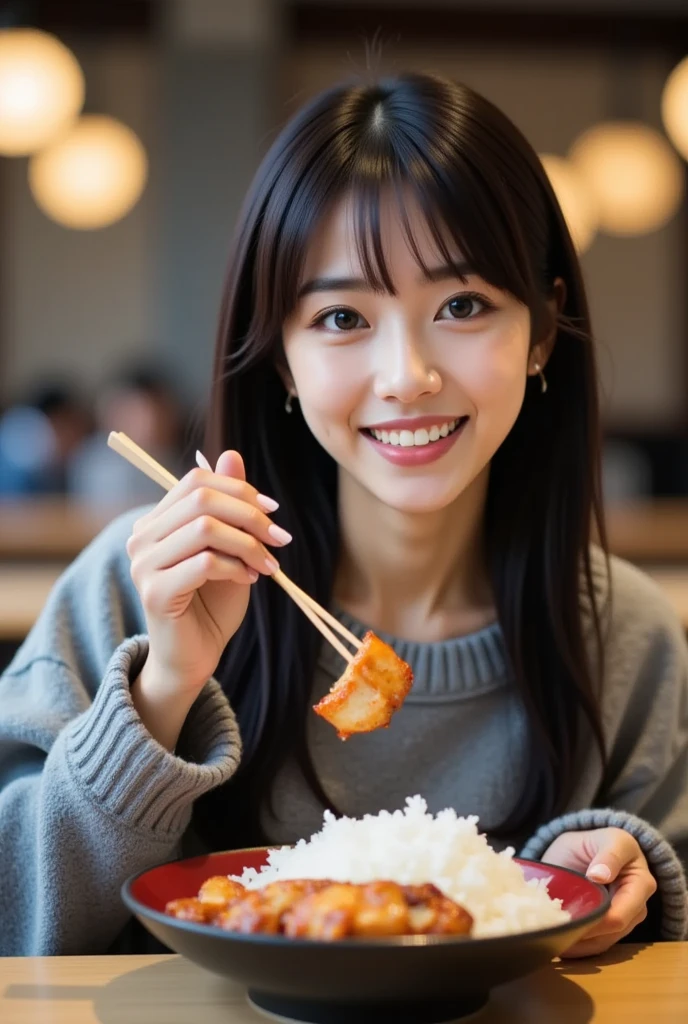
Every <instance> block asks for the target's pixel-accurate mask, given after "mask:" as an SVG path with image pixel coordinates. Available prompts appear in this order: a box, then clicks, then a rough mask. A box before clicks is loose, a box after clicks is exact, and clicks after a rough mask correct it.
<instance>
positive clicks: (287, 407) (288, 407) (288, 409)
mask: <svg viewBox="0 0 688 1024" xmlns="http://www.w3.org/2000/svg"><path fill="white" fill-rule="evenodd" d="M291 400H292V393H291V391H287V400H286V402H285V403H284V409H285V412H287V413H288V414H289V415H291V412H292V408H293V406H292V404H291Z"/></svg>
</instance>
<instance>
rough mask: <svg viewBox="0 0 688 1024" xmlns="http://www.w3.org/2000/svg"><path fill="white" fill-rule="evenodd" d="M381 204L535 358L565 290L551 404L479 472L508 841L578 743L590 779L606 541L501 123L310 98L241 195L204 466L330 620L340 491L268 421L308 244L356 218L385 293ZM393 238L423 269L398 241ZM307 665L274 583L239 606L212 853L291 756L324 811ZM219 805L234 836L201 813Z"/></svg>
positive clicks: (575, 285) (565, 316) (517, 166)
mask: <svg viewBox="0 0 688 1024" xmlns="http://www.w3.org/2000/svg"><path fill="white" fill-rule="evenodd" d="M390 189H391V190H392V191H393V194H396V195H397V196H398V197H399V212H400V216H402V218H403V216H404V213H403V211H404V203H403V199H404V196H408V195H409V193H410V194H411V195H412V196H413V198H414V199H415V200H416V201H417V202H418V203H419V204H420V206H421V208H422V210H423V212H424V215H425V217H426V219H427V223H428V225H429V227H430V230H431V231H432V235H433V238H434V239H435V242H436V244H437V247H438V251H439V252H440V253H441V255H443V256H444V257H445V258H446V259H447V261H448V262H451V259H452V256H453V255H455V250H454V246H456V247H457V248H458V251H460V252H461V255H462V257H463V258H465V259H467V260H468V261H469V263H470V265H471V267H473V268H474V269H475V272H476V273H477V274H479V275H480V276H481V277H483V278H484V279H485V280H487V281H488V282H490V283H491V284H492V285H494V286H495V287H497V288H500V289H503V290H506V291H508V292H510V293H511V294H512V295H513V296H515V298H516V299H518V300H519V301H520V302H522V303H524V304H525V305H526V306H527V307H528V308H529V310H530V314H531V323H532V339H531V342H532V343H533V344H534V343H535V342H536V341H538V340H539V338H540V337H541V335H542V333H543V331H545V330H546V327H547V323H548V320H549V322H550V324H551V319H552V316H551V305H549V306H548V299H551V297H552V294H553V282H554V281H555V279H556V278H562V279H563V281H564V283H565V286H566V299H565V304H564V308H563V310H562V311H561V314H560V315H559V317H558V323H557V324H556V328H557V337H556V343H555V345H554V349H553V352H552V355H551V358H550V360H549V362H548V365H547V378H548V382H549V390H548V392H547V394H545V395H543V394H541V393H540V383H539V380H538V379H537V378H533V379H531V380H530V381H529V383H528V386H527V389H526V396H525V400H524V403H523V406H522V409H521V412H520V414H519V416H518V419H517V421H516V423H515V425H514V427H513V429H512V431H511V432H510V434H509V436H508V437H507V438H506V440H505V441H504V443H503V444H502V446H501V447H500V449H499V450H498V451H497V452H496V454H495V456H494V458H493V460H492V466H491V473H490V481H489V490H488V498H487V507H486V520H485V537H486V550H487V557H488V568H489V572H490V576H491V582H492V586H493V590H494V597H495V601H496V607H497V611H498V616H499V620H500V623H501V628H502V630H503V634H504V638H505V643H506V648H507V652H508V657H509V661H510V668H511V671H512V673H513V677H514V680H515V685H516V686H517V688H518V691H519V693H520V696H521V698H522V701H523V705H524V707H525V711H526V714H527V718H528V724H529V729H530V745H529V751H530V755H529V763H528V766H527V774H526V779H525V784H524V792H523V794H522V797H521V799H519V801H518V803H517V805H516V806H515V807H514V808H513V812H512V813H511V814H510V815H509V818H508V820H507V821H505V822H503V823H502V826H501V828H500V832H503V833H505V834H513V833H517V832H521V831H523V830H526V829H529V828H533V827H535V826H536V825H537V824H538V823H540V822H542V821H543V820H546V819H547V818H548V817H550V816H552V815H553V814H556V813H557V812H558V811H559V810H561V809H562V808H563V807H564V806H565V804H566V801H567V798H568V797H569V796H570V794H571V792H572V790H573V787H574V784H575V780H576V769H577V764H578V757H579V754H580V751H581V748H582V747H583V746H584V745H585V744H589V743H590V742H596V743H597V744H598V746H599V748H600V751H601V755H602V758H603V759H604V741H603V735H602V728H601V723H600V713H599V686H600V682H601V675H602V666H601V658H602V650H603V643H602V636H601V625H600V623H601V615H600V612H599V609H598V598H597V594H596V586H595V583H594V580H593V572H592V567H591V557H590V544H591V528H592V525H593V523H594V524H595V525H596V531H597V535H598V537H600V538H602V540H603V541H604V524H603V519H602V511H601V500H600V474H599V447H600V446H599V437H598V434H599V422H598V400H597V390H596V388H597V384H596V371H595V362H594V353H593V345H592V341H591V335H590V323H589V316H588V306H587V301H586V297H585V291H584V287H583V281H582V276H581V271H580V267H579V263H578V259H577V256H576V253H575V250H574V246H573V244H572V241H571V237H570V235H569V232H568V230H567V227H566V224H565V221H564V218H563V216H562V213H561V210H560V208H559V205H558V203H557V201H556V198H555V196H554V193H553V191H552V189H551V187H550V185H549V182H548V179H547V177H546V174H545V172H544V170H543V167H542V165H541V163H540V160H539V159H538V157H537V155H536V154H535V152H534V151H533V149H532V148H531V147H530V145H529V144H528V143H527V141H526V140H525V139H524V138H523V136H522V135H521V134H520V132H519V131H518V130H517V129H516V128H515V127H514V125H513V124H512V123H511V122H510V121H509V120H508V119H507V118H506V117H505V116H504V114H502V113H501V112H500V111H499V110H497V109H496V108H495V107H494V106H493V105H492V104H491V103H489V102H488V101H487V100H485V99H484V98H482V97H481V96H478V95H477V94H476V93H474V92H473V91H472V90H470V89H469V88H467V87H465V86H463V85H458V84H455V83H453V82H451V81H447V80H444V79H441V78H437V77H434V76H426V75H416V74H404V75H400V76H398V77H395V78H391V79H381V80H379V81H376V82H374V83H364V84H358V83H357V84H352V85H344V86H341V87H338V88H334V89H331V90H328V91H327V92H325V93H323V94H321V95H320V96H318V97H317V98H316V99H315V100H313V101H312V102H311V103H310V104H309V105H308V106H307V107H306V108H305V109H303V110H302V111H301V112H300V113H299V114H298V115H297V116H296V117H295V118H294V119H293V120H292V121H291V122H290V123H289V124H288V125H287V127H286V128H285V129H284V130H283V131H282V133H281V134H280V135H279V137H278V138H277V140H276V141H275V143H274V144H273V146H272V148H271V150H270V152H269V153H268V155H267V156H266V158H265V159H264V161H263V163H262V165H261V167H260V169H259V171H258V173H257V176H256V178H255V181H254V183H253V186H252V188H251V191H250V193H249V195H248V198H247V200H246V203H245V206H244V209H243V212H242V214H241V217H240V222H239V226H238V231H237V234H236V238H235V241H234V246H233V251H232V255H231V260H230V265H229V272H228V276H227V282H226V287H225V291H224V297H223V301H222V311H221V319H220V326H219V334H218V340H217V347H216V354H215V365H214V380H213V389H212V397H211V405H210V411H209V418H208V425H207V432H206V439H205V444H206V451H207V454H208V456H209V457H210V458H211V460H213V459H215V458H217V456H218V455H219V454H220V452H221V451H222V450H223V449H225V448H227V447H232V448H236V449H238V450H239V451H240V452H241V453H242V455H243V457H244V461H245V464H246V471H247V477H248V479H249V480H250V482H251V483H253V484H254V485H255V486H256V487H257V488H258V489H259V491H261V492H262V493H264V494H270V495H272V496H274V497H275V498H276V499H277V500H278V501H279V502H280V506H281V507H280V513H279V516H278V517H276V518H277V519H278V521H279V522H280V523H282V524H283V525H284V526H286V528H287V529H288V530H289V531H290V532H291V533H292V534H293V536H294V541H293V543H292V544H291V545H290V546H289V547H287V548H285V549H283V550H282V551H281V552H280V561H281V563H282V566H283V568H284V570H285V571H286V572H287V573H288V574H289V575H290V576H292V577H293V578H294V579H295V580H296V581H297V582H298V583H299V584H300V585H301V586H302V587H303V588H304V589H305V590H306V591H308V592H309V593H310V594H312V595H313V597H315V598H316V600H317V601H319V602H320V603H321V604H324V605H327V604H328V602H329V601H330V599H331V594H332V587H333V577H334V569H335V565H336V560H337V556H338V543H339V538H338V523H337V471H336V465H335V463H334V462H333V460H332V459H331V457H330V456H329V455H328V454H327V453H326V452H325V451H324V450H323V449H322V448H321V447H320V445H319V444H318V442H317V441H316V440H315V438H314V437H313V436H312V434H311V432H310V430H309V428H308V427H307V425H306V423H305V421H304V419H303V417H302V416H301V414H300V413H299V412H298V409H296V410H295V411H294V413H293V414H292V415H287V413H286V411H285V387H284V384H283V381H282V378H281V376H280V373H279V368H280V361H281V360H282V359H283V352H282V339H281V334H282V326H283V323H284V321H285V319H286V318H287V317H288V316H289V314H290V313H291V312H292V310H293V309H294V307H295V304H296V297H297V293H298V288H299V285H300V275H301V272H302V267H303V263H304V256H305V253H306V250H307V247H308V244H309V242H310V240H311V239H312V237H313V232H314V229H315V228H316V226H317V225H318V224H319V223H320V222H321V219H322V218H323V216H324V215H325V214H326V213H327V212H328V210H330V209H331V206H332V203H333V202H334V201H336V200H338V199H341V198H342V197H344V196H348V195H352V196H353V197H354V198H355V201H356V203H355V206H356V210H357V224H356V241H357V245H358V249H359V252H360V256H361V262H362V267H363V271H364V273H365V275H366V278H367V279H368V281H369V282H370V284H371V286H372V287H375V288H379V289H385V290H387V291H390V292H393V291H394V285H393V282H392V280H391V278H390V274H389V271H388V268H387V267H386V265H385V259H384V253H383V247H382V244H381V238H380V201H381V196H382V194H383V192H384V193H387V194H389V191H390ZM402 193H403V194H402ZM407 235H408V240H409V244H410V245H411V248H412V250H413V251H414V253H415V255H416V258H417V259H418V261H419V263H420V264H421V266H422V260H421V257H420V253H419V251H418V247H417V246H416V245H415V241H414V239H413V237H412V235H411V232H410V228H409V227H408V224H407ZM448 237H449V239H450V240H451V242H452V243H453V245H452V246H451V247H450V246H449V244H448V241H447V239H448ZM450 248H451V249H452V250H454V251H452V252H450V251H449V249H450ZM590 627H591V628H590ZM588 634H590V635H588ZM591 637H592V640H593V643H592V644H591V643H590V638H591ZM319 645H320V636H319V634H318V633H317V632H316V631H315V630H314V629H313V627H312V626H311V624H310V623H309V622H308V621H307V620H306V619H305V617H304V616H303V615H302V613H301V612H300V611H299V610H298V609H297V608H296V607H295V606H294V604H293V603H292V602H291V600H290V599H289V598H288V597H287V596H286V595H285V594H284V593H283V592H282V591H281V590H280V588H279V587H277V586H275V584H274V583H273V582H272V581H271V580H269V579H262V580H261V581H260V582H259V583H258V584H257V585H255V586H254V587H253V588H252V595H251V601H250V607H249V611H248V614H247V616H246V618H245V620H244V623H243V625H242V626H241V628H240V630H239V631H238V633H237V634H236V636H235V637H234V638H233V639H232V641H231V642H230V644H229V645H228V648H227V650H226V651H225V655H224V657H223V660H222V662H221V665H220V668H219V670H218V676H219V678H220V679H221V681H222V685H223V687H224V688H225V690H226V692H227V694H228V696H229V698H230V700H231V702H232V705H233V707H234V709H235V711H236V712H237V715H238V718H239V723H240V727H241V732H242V737H243V742H244V756H243V762H242V767H241V769H240V771H239V772H238V774H237V776H236V777H235V779H234V780H233V781H232V782H231V783H230V784H229V785H228V786H227V787H225V789H226V792H225V793H223V792H222V790H221V791H218V792H215V793H214V794H211V795H209V796H208V797H206V798H204V799H203V800H202V801H201V802H200V805H199V807H198V818H199V823H200V825H201V827H202V828H203V829H204V830H205V831H206V833H207V835H208V838H209V839H210V841H211V842H214V843H220V844H221V843H223V842H226V841H227V838H228V837H230V838H231V839H233V840H235V841H236V839H237V838H238V837H240V839H241V841H252V840H253V839H258V838H259V836H258V835H257V834H256V831H255V825H256V813H257V809H258V807H259V805H260V802H261V801H262V800H263V799H265V798H266V796H267V795H268V794H269V790H270V785H271V782H272V780H273V779H274V776H275V772H276V770H277V768H278V766H279V764H280V763H281V762H282V761H283V759H284V758H285V756H286V755H287V754H288V753H290V752H292V753H294V754H295V755H296V756H297V758H298V759H299V761H300V763H301V765H302V768H303V770H304V771H305V773H306V776H307V778H308V779H309V781H310V783H311V785H312V786H313V788H314V789H315V790H316V792H318V794H319V795H320V797H321V799H322V801H323V803H324V804H327V803H328V798H327V794H325V793H323V792H322V790H321V789H320V786H319V783H318V780H317V778H316V777H315V773H314V771H313V768H312V765H311V762H310V759H309V756H308V750H307V747H306V732H305V730H306V721H307V715H308V713H309V711H308V708H309V696H310V690H311V686H312V682H313V675H314V671H315V665H316V659H317V656H318V650H319ZM591 651H592V655H593V656H592V657H591ZM228 797H233V800H234V803H233V807H234V811H233V813H231V814H230V812H229V808H227V810H224V811H222V810H220V807H221V803H218V801H222V800H223V799H225V800H226V799H227V798H228ZM225 806H226V803H225ZM240 808H241V809H242V810H240ZM241 817H243V818H244V819H245V820H244V831H243V832H241V834H239V833H238V832H237V831H236V829H237V827H238V820H239V818H241ZM221 822H227V823H230V822H231V825H232V828H231V831H229V832H227V833H226V834H224V833H223V831H222V828H221V826H220V825H219V823H221Z"/></svg>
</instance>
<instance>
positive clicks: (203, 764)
mask: <svg viewBox="0 0 688 1024" xmlns="http://www.w3.org/2000/svg"><path fill="white" fill-rule="evenodd" d="M147 653H148V639H147V637H143V636H137V637H133V638H131V639H129V640H125V641H124V643H122V644H121V645H120V646H119V647H118V648H117V650H116V651H115V652H114V654H113V655H112V658H111V659H110V662H109V664H108V667H107V669H106V671H105V676H104V678H103V681H102V683H101V685H100V686H99V688H98V690H97V692H96V695H95V698H94V700H93V703H92V704H91V706H90V708H89V709H88V711H85V712H84V713H83V714H82V715H80V716H79V717H78V718H76V719H75V720H74V722H73V723H72V724H71V725H70V726H69V727H68V728H67V729H66V730H65V733H66V737H65V741H66V748H67V761H68V764H69V767H70V770H71V773H72V775H73V777H74V778H75V780H76V781H77V784H79V785H80V786H81V788H82V789H84V790H86V791H87V793H88V796H89V797H90V799H91V800H93V801H94V802H95V803H96V804H97V805H98V806H99V807H100V808H101V809H102V810H103V811H105V813H107V814H109V815H110V816H111V817H113V818H115V819H118V820H120V821H122V822H125V823H126V824H127V826H128V827H129V828H131V827H134V828H138V829H140V830H142V831H146V832H148V833H149V834H153V835H155V836H156V837H157V838H159V839H163V838H175V837H177V836H179V835H181V833H182V832H183V831H184V830H185V829H186V827H187V825H188V823H189V820H190V818H191V811H192V807H193V803H194V801H195V800H197V799H198V797H200V796H201V795H202V794H203V793H206V792H207V791H208V790H210V789H214V788H215V787H216V786H219V785H221V784H222V783H223V782H226V781H227V779H229V778H231V776H232V775H233V774H234V772H235V771H236V769H237V767H238V764H239V758H240V756H241V739H240V736H239V729H238V726H237V723H236V719H235V717H234V713H233V711H232V710H231V708H230V706H229V703H228V702H227V698H226V697H225V695H224V693H223V692H222V690H221V689H220V687H219V685H218V684H217V683H216V682H215V681H214V680H212V679H211V680H210V681H209V682H208V683H206V685H205V686H204V687H203V689H202V691H201V693H200V694H199V696H198V698H197V699H196V701H195V702H194V704H193V705H192V707H191V710H190V711H189V714H188V716H187V719H186V722H185V723H184V728H183V730H182V736H180V744H179V745H178V750H179V751H180V752H181V751H183V752H184V754H185V756H180V754H172V753H170V752H169V751H168V750H166V749H165V748H164V747H163V746H161V744H160V743H158V741H157V740H155V739H154V738H153V737H152V736H151V734H150V733H149V732H148V730H147V729H146V727H145V726H144V725H143V723H142V722H141V719H140V718H139V716H138V713H137V711H136V708H135V707H134V704H133V701H132V699H131V692H130V685H131V683H132V682H133V681H134V680H135V679H136V678H137V676H138V674H139V672H140V670H141V667H142V665H143V663H144V662H145V660H146V655H147ZM187 758H188V759H187Z"/></svg>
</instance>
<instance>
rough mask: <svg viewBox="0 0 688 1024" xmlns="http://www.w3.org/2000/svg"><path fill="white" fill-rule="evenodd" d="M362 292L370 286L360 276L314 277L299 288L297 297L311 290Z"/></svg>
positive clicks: (308, 293)
mask: <svg viewBox="0 0 688 1024" xmlns="http://www.w3.org/2000/svg"><path fill="white" fill-rule="evenodd" d="M349 291H351V292H362V291H370V286H369V285H368V283H367V281H365V280H364V279H363V278H362V277H314V278H313V280H312V281H306V283H305V284H304V285H302V286H301V287H300V288H299V293H298V295H297V298H298V299H302V298H303V297H304V295H312V294H313V292H349Z"/></svg>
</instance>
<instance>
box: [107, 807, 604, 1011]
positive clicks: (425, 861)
mask: <svg viewBox="0 0 688 1024" xmlns="http://www.w3.org/2000/svg"><path fill="white" fill-rule="evenodd" d="M221 875H224V876H228V877H229V878H230V879H234V880H236V881H238V882H240V883H241V884H242V885H243V886H245V887H246V889H248V890H254V889H255V890H260V889H261V888H263V887H264V886H266V885H269V884H271V883H274V882H287V881H289V880H301V879H311V880H318V879H322V880H324V879H327V880H330V881H331V882H333V883H354V884H365V883H371V882H378V881H381V880H384V881H387V882H394V883H398V884H399V885H400V886H422V885H426V884H428V883H430V884H432V885H434V886H436V888H437V889H438V890H439V891H440V892H441V893H442V894H444V896H446V897H449V899H450V900H453V901H455V902H456V903H458V904H460V906H461V907H463V908H465V909H466V910H467V911H468V912H469V914H470V915H471V917H472V919H473V924H472V930H471V934H470V936H463V935H462V936H458V935H436V934H423V935H419V934H404V935H395V936H393V937H379V938H370V937H365V938H360V937H353V938H344V939H339V940H335V941H316V940H313V939H304V938H293V937H290V936H288V935H286V934H251V933H249V934H246V933H243V932H239V931H227V930H225V929H223V928H221V927H217V926H214V925H212V924H207V923H197V922H195V921H192V920H180V919H178V918H176V917H172V916H170V915H169V914H168V913H166V907H167V906H168V904H169V903H170V901H173V900H178V899H180V898H181V899H183V898H186V897H189V898H191V897H195V896H196V895H197V893H198V891H199V889H200V887H201V886H202V885H203V883H204V882H205V881H206V880H207V879H208V878H210V877H212V876H221ZM122 895H123V899H124V901H125V903H126V904H127V906H128V907H129V909H130V910H131V911H132V913H133V914H134V915H135V916H136V917H137V918H138V919H139V920H140V921H141V922H142V924H143V925H144V926H145V927H146V928H147V929H148V930H149V931H150V932H151V933H152V934H153V935H154V936H155V937H156V938H157V939H158V940H159V941H160V942H162V943H163V944H164V945H165V946H166V947H168V948H169V949H171V950H174V951H175V952H177V953H180V954H182V955H183V956H185V957H187V958H188V959H190V960H193V961H194V962H196V963H198V964H200V965H201V966H203V967H205V968H207V969H208V970H210V971H213V972H215V973H217V974H221V975H224V976H227V977H230V978H232V979H234V980H235V981H238V982H240V983H241V984H242V985H244V986H245V988H246V990H247V997H248V999H249V1001H250V1002H251V1003H252V1004H253V1005H254V1007H255V1008H256V1009H257V1010H259V1011H260V1012H263V1013H264V1014H267V1015H268V1016H272V1017H273V1018H277V1019H283V1020H285V1019H286V1020H296V1021H307V1022H311V1024H353V1022H354V1021H365V1020H375V1021H376V1024H387V1022H389V1024H392V1022H394V1024H441V1022H447V1021H454V1020H457V1019H459V1018H460V1017H462V1016H466V1015H467V1014H470V1013H474V1012H475V1011H476V1010H478V1009H480V1007H482V1006H483V1005H484V1004H485V1002H486V1001H487V999H488V997H489V992H490V990H491V989H492V988H493V987H495V986H496V985H500V984H503V983H505V982H508V981H511V980H513V979H515V978H518V977H521V976H522V975H525V974H528V973H529V972H531V971H534V970H537V969H538V968H540V967H542V966H544V965H545V964H547V963H548V962H549V961H551V960H552V959H553V958H554V957H556V956H559V955H560V954H561V953H563V952H564V951H565V950H566V949H568V948H569V947H570V946H572V945H573V944H574V943H575V942H576V941H577V940H578V939H579V938H580V937H581V936H582V935H583V934H584V933H585V932H586V931H587V930H588V929H589V928H590V927H591V925H592V924H594V922H595V921H596V920H598V919H599V918H600V917H601V916H602V915H603V914H604V913H605V911H606V910H607V908H608V906H609V895H608V893H607V890H606V889H605V888H604V887H603V886H599V885H596V884H595V883H594V882H591V881H589V880H588V879H586V878H584V877H583V876H582V875H578V874H576V873H575V872H573V871H569V870H567V869H565V868H560V867H555V866H553V865H547V864H543V863H537V862H532V861H524V860H520V859H518V858H516V857H515V856H514V851H513V850H511V849H507V850H503V851H501V852H496V851H495V850H493V849H492V848H491V847H490V845H489V843H488V841H487V839H486V837H485V836H484V835H482V834H481V833H480V832H479V829H478V819H477V818H475V817H466V818H462V817H458V816H457V815H456V813H455V812H454V811H452V810H444V811H441V812H440V813H439V814H436V815H432V814H430V813H428V809H427V806H426V804H425V801H424V800H423V799H422V798H421V797H412V798H409V799H408V800H407V801H406V806H405V807H404V808H403V809H402V810H397V811H394V812H387V811H382V812H380V813H379V814H376V815H366V816H364V817H363V818H361V819H352V818H346V817H344V818H335V817H334V816H333V815H331V814H329V813H326V814H325V818H324V822H323V827H322V829H321V830H320V831H319V832H318V833H316V834H315V835H314V836H312V837H311V838H310V839H309V840H308V841H306V840H302V841H300V842H299V843H297V844H296V845H295V846H293V847H282V848H280V849H268V848H260V849H253V850H238V851H232V852H228V853H215V854H210V855H208V856H203V857H195V858H192V859H187V860H181V861H175V862H173V863H171V864H164V865H161V866H160V867H157V868H153V869H152V870H149V871H145V872H143V873H142V874H139V875H137V876H135V877H134V878H131V879H129V881H128V882H127V883H126V884H125V885H124V887H123V890H122Z"/></svg>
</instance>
